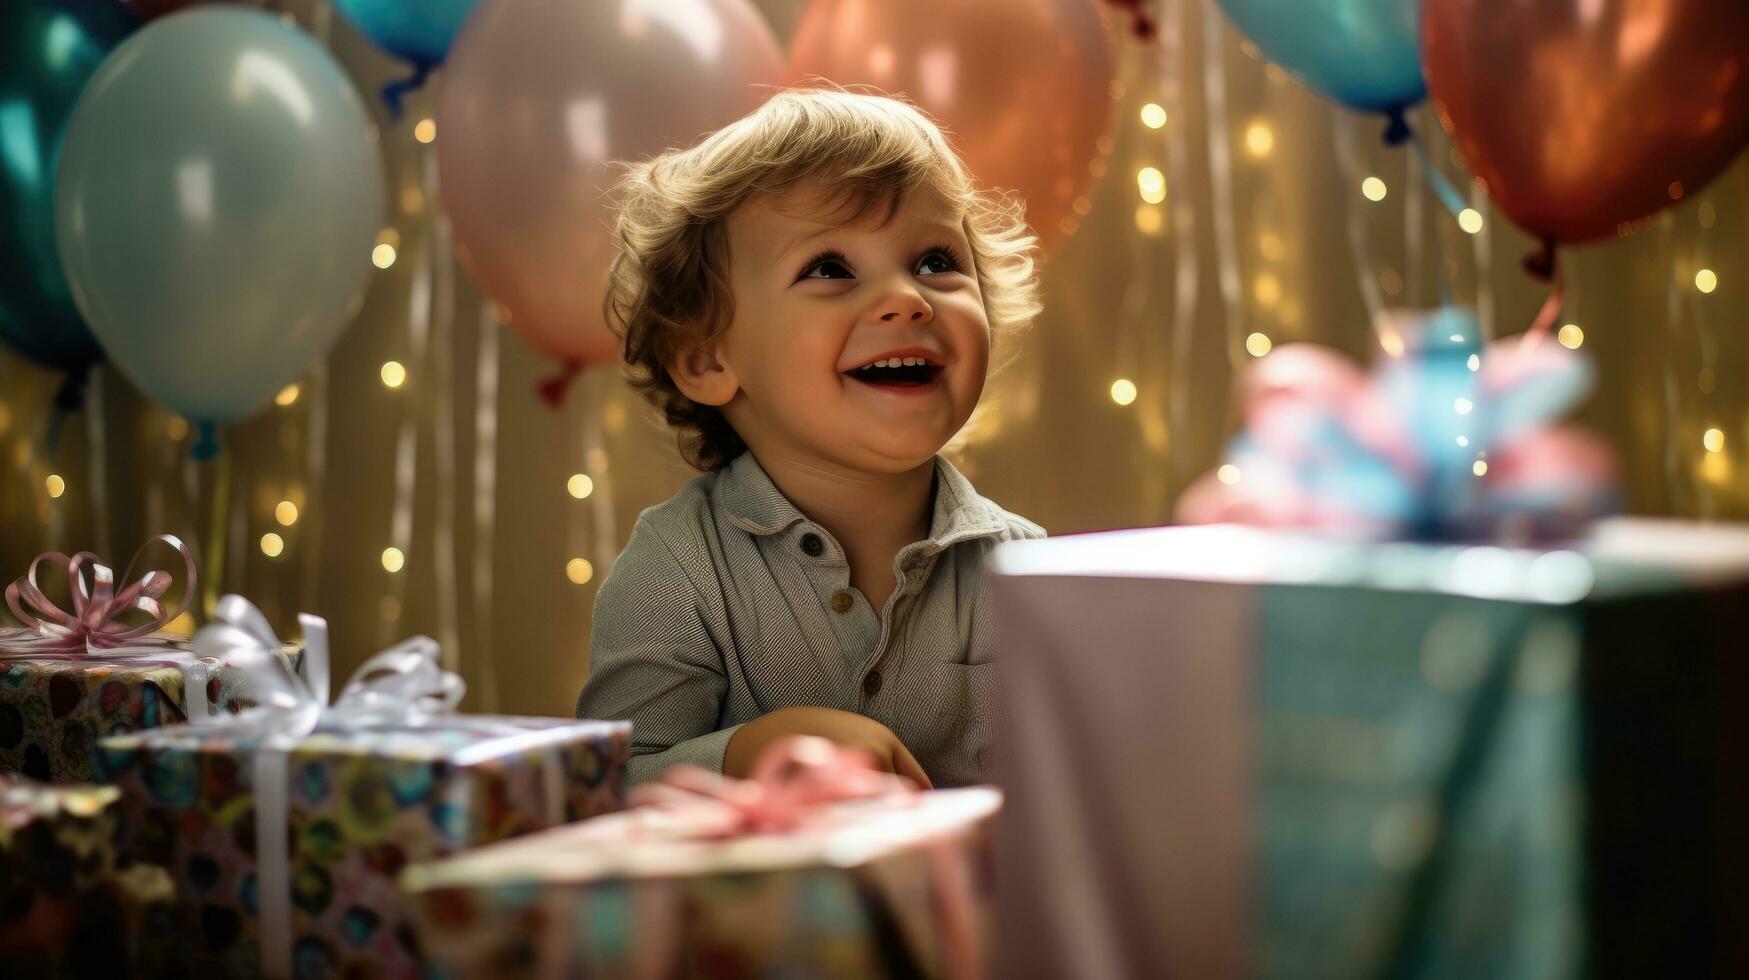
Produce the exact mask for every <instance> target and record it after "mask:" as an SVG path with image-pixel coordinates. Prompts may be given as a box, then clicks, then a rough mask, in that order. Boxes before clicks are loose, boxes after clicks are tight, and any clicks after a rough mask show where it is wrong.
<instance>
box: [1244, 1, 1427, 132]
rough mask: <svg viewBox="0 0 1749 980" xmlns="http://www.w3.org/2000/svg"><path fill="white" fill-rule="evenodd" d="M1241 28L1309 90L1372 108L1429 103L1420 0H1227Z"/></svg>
mask: <svg viewBox="0 0 1749 980" xmlns="http://www.w3.org/2000/svg"><path fill="white" fill-rule="evenodd" d="M1220 4H1221V7H1222V9H1224V10H1225V11H1226V12H1227V18H1228V19H1229V20H1231V21H1232V22H1233V26H1234V27H1236V28H1238V29H1239V33H1241V34H1244V35H1245V36H1246V37H1248V38H1250V39H1251V40H1252V41H1253V42H1255V43H1256V45H1257V47H1258V48H1260V49H1262V51H1263V53H1264V54H1265V55H1268V56H1269V58H1270V60H1271V61H1274V62H1276V63H1277V64H1279V65H1281V66H1282V67H1283V68H1286V69H1287V70H1288V71H1289V72H1292V73H1293V74H1294V75H1295V76H1296V77H1298V78H1299V79H1300V81H1302V82H1304V83H1305V84H1306V85H1307V86H1308V87H1310V88H1311V89H1313V90H1314V91H1317V92H1319V93H1321V94H1323V95H1326V96H1328V97H1330V98H1332V99H1335V100H1336V101H1338V102H1341V103H1343V104H1345V105H1348V106H1352V107H1353V108H1356V109H1361V110H1364V111H1367V112H1396V111H1398V110H1401V109H1405V108H1407V107H1409V106H1411V105H1414V104H1415V103H1417V102H1419V101H1421V100H1422V98H1424V97H1425V96H1426V95H1427V82H1426V81H1425V80H1424V79H1423V78H1422V77H1421V49H1420V40H1419V38H1420V34H1419V31H1418V18H1417V8H1418V7H1419V4H1418V3H1417V0H1220Z"/></svg>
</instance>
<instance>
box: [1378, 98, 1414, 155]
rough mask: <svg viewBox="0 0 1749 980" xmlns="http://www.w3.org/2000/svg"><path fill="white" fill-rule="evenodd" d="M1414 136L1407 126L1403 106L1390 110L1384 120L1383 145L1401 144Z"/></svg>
mask: <svg viewBox="0 0 1749 980" xmlns="http://www.w3.org/2000/svg"><path fill="white" fill-rule="evenodd" d="M1414 136H1415V133H1414V131H1413V130H1411V129H1410V128H1409V120H1408V119H1407V118H1406V117H1405V116H1404V115H1403V107H1402V106H1398V107H1397V108H1395V109H1392V110H1390V112H1389V113H1388V115H1387V120H1386V122H1385V145H1386V146H1402V145H1403V144H1404V143H1407V142H1409V140H1410V139H1412V138H1413V137H1414Z"/></svg>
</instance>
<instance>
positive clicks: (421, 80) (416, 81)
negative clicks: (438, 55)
mask: <svg viewBox="0 0 1749 980" xmlns="http://www.w3.org/2000/svg"><path fill="white" fill-rule="evenodd" d="M436 69H437V62H435V61H415V62H413V74H412V75H409V76H408V77H406V78H399V79H396V80H395V81H392V82H388V83H386V84H385V85H383V87H382V97H383V105H385V106H387V107H388V109H389V119H390V120H391V121H394V122H400V121H401V114H402V112H403V106H402V104H401V103H402V100H403V99H405V98H406V97H407V96H409V95H411V94H412V93H414V92H417V91H419V90H420V89H422V88H424V87H425V82H426V80H427V79H429V78H430V77H431V73H432V72H433V71H435V70H436Z"/></svg>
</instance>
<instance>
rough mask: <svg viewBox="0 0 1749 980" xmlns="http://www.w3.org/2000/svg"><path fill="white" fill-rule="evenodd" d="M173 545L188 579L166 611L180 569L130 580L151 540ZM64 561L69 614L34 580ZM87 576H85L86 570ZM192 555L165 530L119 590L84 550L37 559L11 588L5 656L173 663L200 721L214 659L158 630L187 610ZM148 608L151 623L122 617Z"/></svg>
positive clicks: (186, 702)
mask: <svg viewBox="0 0 1749 980" xmlns="http://www.w3.org/2000/svg"><path fill="white" fill-rule="evenodd" d="M158 543H163V544H167V545H169V546H170V547H172V548H175V549H176V551H177V553H178V554H180V555H181V556H182V566H183V577H184V578H185V579H186V581H187V585H186V587H184V589H183V592H182V601H181V602H180V603H178V604H177V605H176V606H175V607H174V608H168V609H167V608H165V606H164V603H163V602H161V601H160V600H161V599H162V598H163V596H164V593H166V592H168V591H169V589H170V586H171V584H172V583H174V582H175V579H176V577H175V574H174V573H173V572H170V571H166V570H164V569H156V568H155V569H152V570H151V571H149V572H147V573H146V574H144V575H142V576H140V578H139V579H137V580H134V579H133V573H134V566H135V565H136V564H138V563H139V561H140V558H141V556H143V555H144V554H145V553H146V551H147V550H148V549H150V548H151V547H152V546H153V545H154V544H158ZM53 563H60V564H64V565H66V566H67V587H68V592H69V593H70V594H71V595H72V604H73V609H72V611H71V612H68V611H67V610H64V609H62V608H61V607H60V606H57V605H55V603H54V602H53V601H51V600H50V599H49V598H48V596H46V595H44V594H43V591H42V588H41V587H40V586H39V585H38V584H37V575H38V569H39V568H40V567H41V566H43V565H45V564H53ZM87 570H89V571H90V581H89V582H87V581H86V571H87ZM195 578H196V576H195V571H194V552H193V550H192V549H190V548H189V547H188V545H186V544H184V543H183V541H182V539H181V538H178V537H176V536H174V535H170V534H161V535H158V536H157V537H155V538H151V539H149V540H147V541H146V543H145V544H143V545H141V546H140V548H139V550H138V551H136V552H134V556H133V558H132V559H130V560H129V561H128V564H127V570H126V571H124V572H123V573H122V576H121V581H122V582H123V583H126V584H124V585H123V586H122V587H121V588H120V589H119V590H117V588H116V577H115V572H114V571H113V570H111V569H110V567H109V566H108V565H106V564H104V563H103V561H102V560H101V559H100V558H98V556H97V555H94V554H92V553H91V552H89V551H81V552H78V553H77V554H74V555H72V556H70V557H69V556H67V555H64V554H61V553H60V552H58V551H50V552H45V553H44V554H41V555H38V556H36V558H34V559H32V561H31V563H30V567H29V568H28V569H27V570H26V571H25V573H24V575H22V576H20V577H19V578H18V579H17V580H15V581H13V582H12V583H11V584H9V585H7V586H6V605H7V606H9V607H11V609H12V614H13V615H14V616H17V617H18V621H19V622H20V623H23V624H24V625H23V626H22V627H18V628H12V629H0V661H4V660H37V661H54V662H60V663H69V664H72V663H84V662H90V663H101V662H109V663H126V664H128V665H129V666H133V667H145V668H158V667H174V668H175V669H176V670H178V671H179V672H181V674H182V705H181V706H182V709H183V712H184V714H186V716H187V717H188V719H189V720H191V721H202V720H205V719H206V718H207V717H209V716H210V715H211V714H212V713H213V711H215V710H216V707H215V706H214V705H212V704H210V703H209V702H208V701H207V691H206V685H207V679H208V677H210V676H211V673H212V669H213V666H214V665H213V664H212V663H210V662H208V661H206V660H203V659H201V658H200V657H198V656H196V655H195V654H193V653H191V652H189V650H188V645H187V643H186V641H185V640H183V638H181V637H177V636H167V635H160V634H158V633H157V631H158V630H160V629H163V628H164V627H165V626H168V625H169V624H170V623H171V621H172V620H174V619H176V617H178V616H180V615H182V612H183V610H185V609H187V608H188V603H189V602H190V601H191V600H192V599H193V597H194V589H195ZM135 612H143V613H145V614H146V615H147V616H149V617H151V618H150V619H149V620H148V621H147V622H145V623H141V624H139V625H136V626H128V625H125V624H124V623H123V622H122V617H123V616H126V615H128V614H130V613H135Z"/></svg>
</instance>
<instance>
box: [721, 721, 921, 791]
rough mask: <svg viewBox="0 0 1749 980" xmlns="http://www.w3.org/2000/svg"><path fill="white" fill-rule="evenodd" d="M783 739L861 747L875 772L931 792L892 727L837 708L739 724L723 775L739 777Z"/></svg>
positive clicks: (725, 756) (914, 760) (729, 749)
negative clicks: (794, 737)
mask: <svg viewBox="0 0 1749 980" xmlns="http://www.w3.org/2000/svg"><path fill="white" fill-rule="evenodd" d="M786 735H818V736H820V737H821V738H827V739H831V740H832V741H834V742H837V743H838V744H839V745H842V746H844V747H845V748H849V749H861V750H862V751H864V752H866V753H868V754H869V755H870V756H871V757H873V759H874V764H875V767H876V768H878V769H881V770H883V771H885V772H890V773H894V774H897V775H900V776H904V777H905V778H906V779H909V780H911V781H912V782H914V783H916V784H917V785H918V786H921V787H922V788H924V789H930V788H932V786H931V784H930V782H929V777H928V776H927V775H925V774H924V772H923V767H922V766H920V765H918V764H917V760H916V759H915V758H913V757H912V755H911V750H909V749H907V748H905V743H903V742H901V741H899V736H897V735H894V734H893V730H892V729H890V728H888V727H887V726H885V725H883V724H881V723H880V722H878V721H875V720H874V719H872V718H864V717H863V716H862V715H859V714H855V713H853V712H849V711H839V710H838V709H837V708H783V709H781V710H779V711H773V712H772V713H771V714H768V715H764V716H762V717H759V718H755V719H754V720H752V721H750V722H748V723H746V724H745V725H742V726H741V727H740V728H739V729H738V730H737V731H736V732H735V734H734V735H733V736H732V737H731V738H730V739H729V746H728V748H727V749H726V750H725V751H724V752H723V774H724V775H727V776H733V777H735V778H737V779H745V778H746V777H747V774H748V773H749V772H751V771H752V769H753V760H755V759H757V758H759V753H760V752H761V751H762V750H764V748H765V747H766V746H767V745H770V744H771V743H772V742H775V741H777V740H778V739H780V738H783V737H784V736H786Z"/></svg>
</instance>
